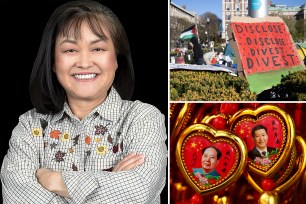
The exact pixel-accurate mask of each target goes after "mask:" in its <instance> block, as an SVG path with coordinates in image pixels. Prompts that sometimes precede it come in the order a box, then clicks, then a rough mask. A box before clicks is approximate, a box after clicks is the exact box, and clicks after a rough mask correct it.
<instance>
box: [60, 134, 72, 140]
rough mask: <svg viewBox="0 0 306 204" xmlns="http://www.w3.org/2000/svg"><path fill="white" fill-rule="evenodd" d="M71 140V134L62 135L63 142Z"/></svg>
mask: <svg viewBox="0 0 306 204" xmlns="http://www.w3.org/2000/svg"><path fill="white" fill-rule="evenodd" d="M69 138H70V135H69V133H64V134H63V135H62V141H63V142H65V141H68V140H69Z"/></svg>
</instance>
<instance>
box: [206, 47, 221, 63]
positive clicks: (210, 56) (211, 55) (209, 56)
mask: <svg viewBox="0 0 306 204" xmlns="http://www.w3.org/2000/svg"><path fill="white" fill-rule="evenodd" d="M220 52H221V51H220V50H219V49H215V50H212V51H210V52H206V53H205V54H204V61H205V64H208V65H209V64H215V63H216V62H217V59H216V58H217V57H218V55H219V53H220ZM213 62H214V63H213Z"/></svg>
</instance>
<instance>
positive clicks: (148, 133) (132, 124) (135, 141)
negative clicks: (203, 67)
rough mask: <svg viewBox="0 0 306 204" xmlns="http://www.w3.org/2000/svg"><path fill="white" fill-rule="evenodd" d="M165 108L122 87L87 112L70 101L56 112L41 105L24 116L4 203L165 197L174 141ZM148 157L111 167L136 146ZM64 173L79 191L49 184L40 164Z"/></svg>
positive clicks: (6, 166) (13, 142) (9, 159)
mask: <svg viewBox="0 0 306 204" xmlns="http://www.w3.org/2000/svg"><path fill="white" fill-rule="evenodd" d="M165 140H166V131H165V121H164V115H163V114H161V113H160V111H159V110H158V109H157V108H155V107H154V106H152V105H149V104H146V103H142V102H140V101H134V102H132V101H126V100H121V98H120V96H119V94H118V93H117V92H116V90H115V89H114V88H111V91H110V93H109V95H108V97H107V98H106V100H105V101H104V102H103V103H102V104H101V105H99V106H98V107H96V108H95V109H94V110H93V111H92V112H91V113H90V114H89V115H88V116H86V117H85V118H84V119H82V120H79V119H78V118H77V117H75V116H74V115H73V114H72V112H71V110H70V108H69V106H68V104H65V105H64V109H63V111H61V112H59V113H57V114H54V115H50V114H46V115H43V114H39V113H37V112H36V111H35V109H33V110H30V111H28V112H27V113H25V114H23V115H21V116H20V118H19V123H18V125H17V126H16V127H15V128H14V130H13V133H12V137H11V139H10V144H9V145H10V148H9V151H8V153H7V155H6V156H5V158H4V160H3V164H2V168H1V181H2V191H3V200H4V203H13V204H16V203H31V204H34V203H39V204H43V203H77V204H81V203H160V193H161V191H162V189H163V187H164V186H165V179H166V165H167V148H166V144H165ZM133 151H134V152H136V153H142V154H144V155H145V162H144V163H143V164H142V165H140V166H138V167H136V168H134V169H132V170H128V171H120V172H111V170H112V168H113V167H114V166H115V165H116V164H117V163H118V162H119V161H120V160H122V159H123V158H124V157H125V156H126V155H127V154H128V153H131V152H133ZM42 167H44V168H48V169H51V170H55V171H60V172H61V173H62V178H63V180H64V182H65V184H66V186H67V188H68V191H69V193H70V195H71V197H72V198H71V199H67V198H64V197H61V196H59V195H57V194H55V193H51V192H49V191H47V190H46V189H44V188H43V187H42V186H41V185H40V184H39V183H38V182H37V179H36V177H35V172H36V170H37V169H39V168H42Z"/></svg>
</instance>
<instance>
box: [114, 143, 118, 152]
mask: <svg viewBox="0 0 306 204" xmlns="http://www.w3.org/2000/svg"><path fill="white" fill-rule="evenodd" d="M118 146H119V145H118V144H116V145H115V146H113V153H117V152H118Z"/></svg>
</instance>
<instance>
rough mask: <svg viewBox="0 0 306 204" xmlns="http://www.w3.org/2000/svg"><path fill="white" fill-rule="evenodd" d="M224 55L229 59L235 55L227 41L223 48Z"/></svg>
mask: <svg viewBox="0 0 306 204" xmlns="http://www.w3.org/2000/svg"><path fill="white" fill-rule="evenodd" d="M224 56H229V57H230V58H231V59H233V58H234V57H235V53H234V50H233V49H232V47H231V46H230V44H229V43H226V46H225V49H224Z"/></svg>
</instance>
